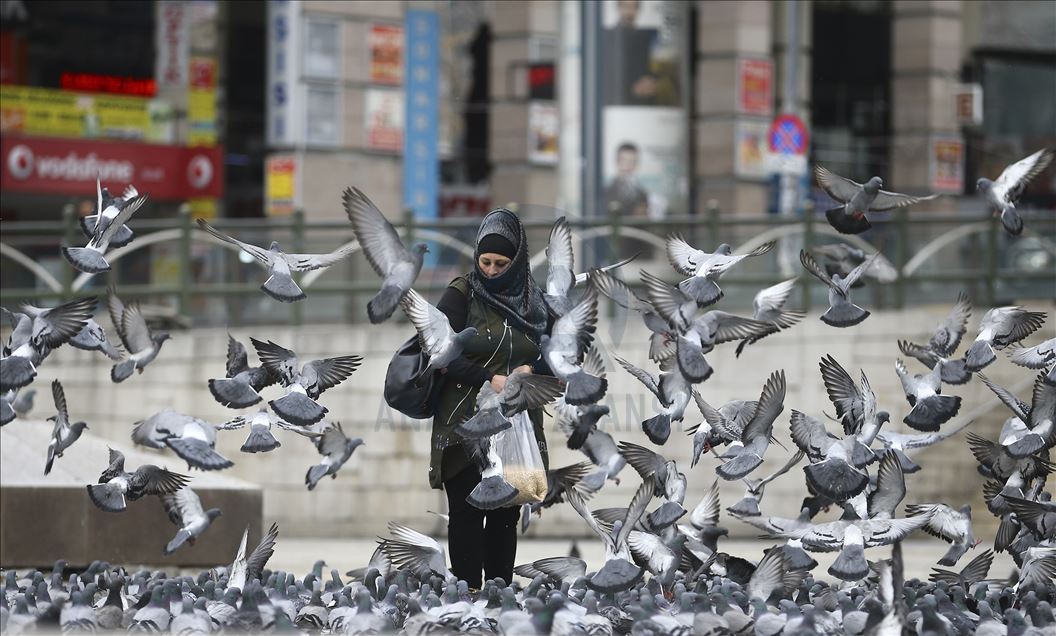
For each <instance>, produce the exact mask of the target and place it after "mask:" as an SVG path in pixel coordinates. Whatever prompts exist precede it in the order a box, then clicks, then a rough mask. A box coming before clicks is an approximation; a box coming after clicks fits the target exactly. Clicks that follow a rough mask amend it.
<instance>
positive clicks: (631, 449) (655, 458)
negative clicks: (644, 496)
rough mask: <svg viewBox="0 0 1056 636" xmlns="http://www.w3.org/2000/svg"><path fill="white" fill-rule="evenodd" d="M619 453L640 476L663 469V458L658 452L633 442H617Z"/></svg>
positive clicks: (652, 474)
mask: <svg viewBox="0 0 1056 636" xmlns="http://www.w3.org/2000/svg"><path fill="white" fill-rule="evenodd" d="M619 451H620V454H621V455H623V458H624V459H626V460H627V463H628V464H630V465H631V467H632V468H634V470H635V471H637V472H638V474H639V475H641V476H642V478H643V479H644V478H648V477H652V476H654V475H656V474H657V473H659V472H661V471H662V470H663V469H664V458H663V456H661V455H659V454H658V453H654V452H653V451H651V450H649V449H648V448H645V447H644V446H639V445H638V444H635V443H633V442H626V441H621V442H620V443H619Z"/></svg>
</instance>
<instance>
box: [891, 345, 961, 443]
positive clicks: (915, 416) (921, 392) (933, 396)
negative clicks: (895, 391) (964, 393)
mask: <svg viewBox="0 0 1056 636" xmlns="http://www.w3.org/2000/svg"><path fill="white" fill-rule="evenodd" d="M895 372H896V373H898V379H899V381H900V382H901V383H902V391H903V392H904V393H905V394H906V401H907V402H909V405H910V406H912V407H913V408H912V410H910V412H909V413H908V414H906V416H905V417H904V418H902V421H903V422H905V423H906V424H908V425H909V426H910V427H912V428H915V429H916V430H918V431H926V432H934V431H937V430H939V427H940V426H942V425H943V424H945V423H946V422H948V421H950V419H951V418H953V416H955V415H957V412H958V411H959V410H960V409H961V398H960V396H957V395H941V393H942V367H941V366H939V365H935V367H934V368H933V369H932V370H931V372H930V373H927V374H920V373H915V374H913V375H910V374H909V372H908V371H906V365H905V363H903V362H902V360H900V359H899V360H895Z"/></svg>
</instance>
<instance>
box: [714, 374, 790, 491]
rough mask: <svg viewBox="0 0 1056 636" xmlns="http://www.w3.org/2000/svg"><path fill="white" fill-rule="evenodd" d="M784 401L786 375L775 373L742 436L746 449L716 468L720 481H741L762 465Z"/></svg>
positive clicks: (771, 375) (740, 449) (769, 380)
mask: <svg viewBox="0 0 1056 636" xmlns="http://www.w3.org/2000/svg"><path fill="white" fill-rule="evenodd" d="M784 401H785V372H784V371H783V370H781V371H774V372H773V373H771V374H770V378H769V379H768V380H767V381H766V384H765V385H764V386H763V391H762V393H761V394H760V396H759V406H757V407H756V409H755V413H754V414H753V415H752V419H750V420H749V421H748V423H747V424H746V425H745V427H744V431H743V432H742V433H741V443H742V444H743V446H742V447H741V448H739V449H737V452H736V454H734V455H732V457H731V458H730V459H729V460H728V461H726V463H724V464H722V465H720V466H717V467H716V468H715V472H716V473H717V474H718V475H719V477H722V478H723V479H725V480H726V481H733V480H734V479H740V478H742V477H746V476H748V474H749V473H751V472H752V471H753V470H755V469H756V468H758V467H759V465H760V464H762V463H763V454H764V453H766V449H767V447H769V446H770V440H771V439H773V433H774V421H775V420H777V416H778V415H780V414H781V411H783V410H784ZM731 450H733V449H731Z"/></svg>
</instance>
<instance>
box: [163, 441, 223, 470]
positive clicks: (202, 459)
mask: <svg viewBox="0 0 1056 636" xmlns="http://www.w3.org/2000/svg"><path fill="white" fill-rule="evenodd" d="M165 444H166V445H167V446H168V447H169V448H171V449H172V450H173V451H174V452H175V453H176V454H177V455H179V456H180V458H181V459H183V460H184V461H185V462H187V464H188V465H190V466H193V467H194V468H197V469H198V470H222V469H224V468H230V467H232V466H234V465H235V463H234V462H233V461H231V460H230V459H228V458H226V457H224V456H223V455H221V454H220V453H217V452H216V451H215V450H214V449H213V447H212V446H210V445H209V442H206V441H205V440H201V439H194V438H191V439H186V438H182V437H169V438H167V439H166V440H165Z"/></svg>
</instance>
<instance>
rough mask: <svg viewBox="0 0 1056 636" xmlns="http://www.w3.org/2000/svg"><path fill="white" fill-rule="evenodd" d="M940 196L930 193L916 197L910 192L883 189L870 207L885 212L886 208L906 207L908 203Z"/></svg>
mask: <svg viewBox="0 0 1056 636" xmlns="http://www.w3.org/2000/svg"><path fill="white" fill-rule="evenodd" d="M938 196H939V195H937V194H930V195H928V196H926V197H915V196H912V195H909V194H900V193H898V192H888V191H887V190H881V191H880V192H878V193H877V194H876V198H875V199H873V202H872V204H870V205H869V209H870V210H875V211H877V212H884V211H886V210H894V209H895V208H904V207H906V206H907V205H913V204H914V203H920V202H921V201H930V200H932V199H935V198H938Z"/></svg>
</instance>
